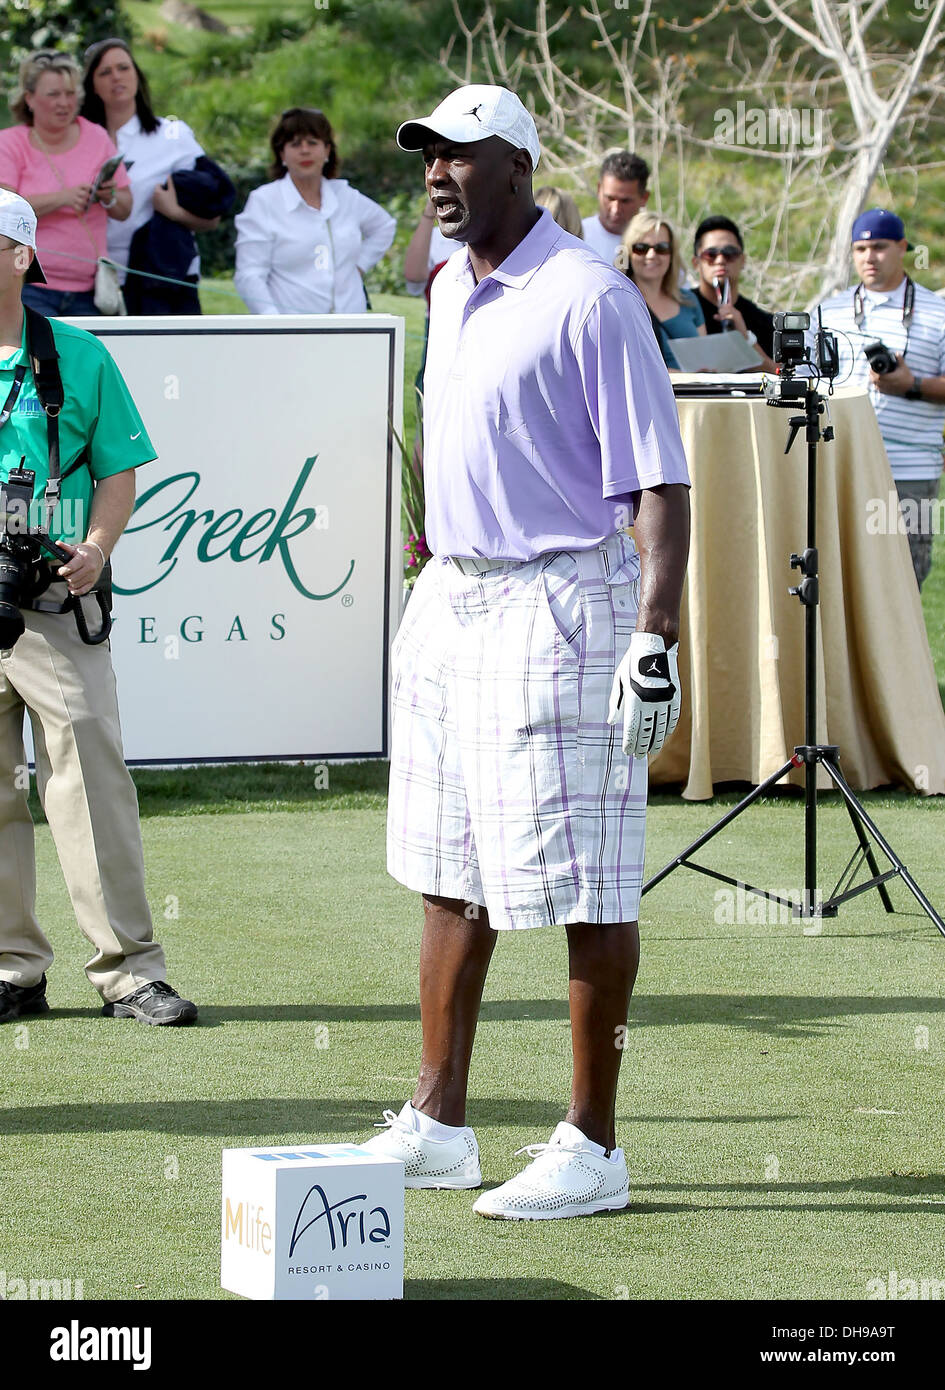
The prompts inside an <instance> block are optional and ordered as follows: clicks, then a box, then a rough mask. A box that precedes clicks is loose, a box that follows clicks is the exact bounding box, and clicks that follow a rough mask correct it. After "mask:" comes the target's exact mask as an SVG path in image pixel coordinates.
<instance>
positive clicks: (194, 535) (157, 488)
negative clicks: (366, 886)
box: [81, 314, 403, 763]
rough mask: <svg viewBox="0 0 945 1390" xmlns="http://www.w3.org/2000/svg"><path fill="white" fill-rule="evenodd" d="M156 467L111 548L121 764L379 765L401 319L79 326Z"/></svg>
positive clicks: (395, 616) (397, 566) (396, 483)
mask: <svg viewBox="0 0 945 1390" xmlns="http://www.w3.org/2000/svg"><path fill="white" fill-rule="evenodd" d="M81 326H83V327H88V328H90V329H91V330H92V331H93V332H95V333H96V335H97V336H98V337H100V338H101V339H102V341H103V342H104V343H105V345H106V346H107V347H108V350H109V351H110V352H111V354H112V356H113V357H114V358H115V360H116V362H117V363H118V366H119V367H120V369H121V371H122V374H123V375H124V377H125V380H126V381H127V383H128V386H129V388H130V390H131V393H132V395H133V396H134V399H135V401H136V403H137V406H138V409H139V410H140V412H141V416H142V418H143V420H144V422H145V426H146V428H147V430H148V433H149V435H150V436H151V439H152V442H153V443H154V447H155V449H156V450H157V452H158V455H159V457H158V460H157V461H156V462H155V463H150V464H146V465H145V466H144V467H142V468H140V469H139V470H138V473H137V485H138V495H137V502H136V506H135V511H134V514H133V516H132V518H131V521H130V522H129V524H128V527H127V530H126V531H125V534H124V536H123V537H122V539H121V541H120V542H119V544H118V545H117V546H116V548H115V554H114V560H113V565H114V571H115V610H114V618H115V626H114V630H113V634H112V654H113V659H114V664H115V670H116V674H117V677H118V688H119V698H120V702H121V713H122V729H123V733H124V742H125V755H126V757H127V759H128V761H129V762H133V763H148V762H202V761H217V760H222V761H227V760H232V761H249V760H258V759H268V758H318V757H323V756H336V757H345V756H347V757H366V756H372V755H374V756H385V755H386V753H387V680H388V652H389V649H390V643H391V640H392V638H393V634H394V632H395V630H396V627H397V623H398V622H399V619H400V611H401V592H402V589H401V576H402V565H401V560H402V556H401V541H400V463H399V452H398V450H397V446H396V441H395V439H394V437H393V430H396V431H397V433H398V434H400V432H401V411H402V382H403V320H402V319H398V318H393V317H390V316H388V315H384V314H363V315H345V316H341V315H333V316H308V315H306V316H301V315H300V316H291V317H283V318H272V317H258V318H256V317H242V316H236V315H233V316H226V317H220V318H209V317H208V318H154V319H101V320H96V321H94V322H93V321H92V320H89V319H84V320H82V325H81Z"/></svg>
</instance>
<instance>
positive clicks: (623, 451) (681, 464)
mask: <svg viewBox="0 0 945 1390" xmlns="http://www.w3.org/2000/svg"><path fill="white" fill-rule="evenodd" d="M573 346H574V351H575V354H576V357H577V362H578V368H579V370H580V373H581V378H582V382H583V388H584V400H585V404H586V406H587V411H588V415H589V417H590V420H591V424H592V426H593V429H594V433H595V434H596V435H597V438H598V440H599V441H600V453H601V474H602V485H603V496H604V497H615V496H619V495H622V494H624V493H628V492H639V491H640V490H641V489H642V488H650V487H659V486H660V485H661V484H664V483H685V484H686V485H687V486H688V485H689V469H688V466H687V464H686V455H685V452H684V450H683V444H682V438H681V437H680V433H679V417H678V415H677V413H676V400H675V397H674V396H673V388H672V385H671V384H670V380H669V375H668V373H667V371H666V367H665V366H664V364H663V359H662V357H661V355H660V349H659V346H658V344H657V341H656V336H655V334H654V332H653V326H652V324H651V323H650V318H649V314H648V312H647V309H646V305H645V304H644V302H643V297H642V295H641V294H640V293H639V291H637V290H635V289H634V288H633V287H632V286H628V288H627V289H626V290H616V289H610V290H605V291H604V292H603V293H602V294H601V295H600V296H598V298H597V299H596V300H595V302H594V304H593V306H592V308H591V310H590V313H589V314H588V315H587V317H586V318H585V319H584V322H583V323H582V325H581V327H580V329H579V331H578V334H577V340H576V342H575V343H574V345H573Z"/></svg>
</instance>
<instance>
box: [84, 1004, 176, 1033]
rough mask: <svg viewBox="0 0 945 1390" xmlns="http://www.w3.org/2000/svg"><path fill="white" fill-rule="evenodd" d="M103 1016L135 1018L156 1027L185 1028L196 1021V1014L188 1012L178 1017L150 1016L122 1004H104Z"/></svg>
mask: <svg viewBox="0 0 945 1390" xmlns="http://www.w3.org/2000/svg"><path fill="white" fill-rule="evenodd" d="M102 1013H103V1015H104V1017H105V1018H136V1019H137V1020H138V1022H139V1023H150V1024H151V1025H152V1026H154V1027H157V1028H187V1027H189V1025H190V1024H192V1023H196V1022H197V1015H196V1014H195V1013H194V1014H188V1015H183V1016H181V1017H179V1018H150V1017H149V1016H148V1015H147V1014H145V1013H140V1012H139V1011H138V1010H137V1009H129V1008H128V1007H127V1005H124V1004H106V1005H105V1007H104V1008H103V1009H102Z"/></svg>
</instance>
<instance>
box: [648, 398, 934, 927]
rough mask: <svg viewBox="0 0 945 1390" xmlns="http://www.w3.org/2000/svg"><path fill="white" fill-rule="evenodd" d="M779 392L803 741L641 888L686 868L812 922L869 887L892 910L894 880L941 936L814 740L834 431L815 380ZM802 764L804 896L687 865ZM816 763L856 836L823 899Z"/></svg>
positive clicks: (833, 751)
mask: <svg viewBox="0 0 945 1390" xmlns="http://www.w3.org/2000/svg"><path fill="white" fill-rule="evenodd" d="M777 387H778V389H779V395H778V396H777V398H774V399H769V402H768V403H769V405H774V406H779V407H781V408H786V409H790V408H793V407H794V406H795V405H800V404H803V409H804V414H803V415H795V416H792V418H791V419H790V420H789V422H788V423H789V425H790V434H789V435H788V442H787V445H786V447H785V450H784V452H785V453H786V454H787V453H789V452H790V449H791V446H792V445H793V443H794V441H795V439H796V438H797V435H798V432H799V431H800V430H801V429H804V430H805V435H806V439H807V548H806V549H805V550H804V552H803V554H801V555H792V556H791V568H792V570H793V569H797V570H800V572H801V574H802V576H803V578H802V579H801V581H800V583H799V584H798V585H797V586H796V588H792V589H791V590H790V591H789V592H790V593H791V594H793V595H794V596H795V597H796V598H797V599H799V600H800V602H801V604H802V605H803V606H804V619H805V631H804V637H805V643H804V740H805V741H804V743H803V744H799V745H798V746H797V747H795V749H794V754H793V756H792V757H791V758H789V759H788V761H787V762H786V763H785V764H784V766H783V767H781V768H779V769H778V771H777V772H775V773H773V774H772V775H771V776H770V777H767V778H766V779H765V780H764V781H763V782H762V783H761V784H760V785H759V786H757V787H755V788H754V789H753V790H752V791H751V792H749V794H748V795H747V796H746V797H744V798H743V800H741V801H740V802H739V803H738V805H737V806H735V807H733V809H732V810H731V811H729V812H728V814H727V815H725V816H723V817H722V819H721V820H719V821H716V823H715V825H713V826H712V828H711V829H710V830H707V831H706V832H705V834H704V835H700V836H699V838H698V839H697V840H694V841H693V843H692V844H691V845H689V846H688V848H687V849H685V850H683V852H682V853H681V854H678V855H676V857H675V859H672V860H671V861H670V862H669V863H668V864H667V865H665V867H664V868H662V869H660V871H659V873H657V874H654V876H653V877H652V878H651V879H649V880H648V881H647V882H646V883H645V884H644V885H643V892H644V893H648V892H649V891H650V889H651V888H655V887H656V885H657V884H658V883H661V882H662V881H663V879H664V878H666V877H667V876H668V875H669V874H671V873H672V872H673V870H674V869H679V868H687V869H694V870H695V871H696V872H697V873H701V874H706V875H707V876H708V877H709V878H714V879H717V880H718V881H719V882H721V883H730V884H732V885H733V886H734V887H735V888H739V887H741V888H743V889H744V890H745V891H746V892H749V893H755V894H757V895H758V896H759V897H763V898H767V899H769V900H770V901H772V902H777V903H781V904H784V905H786V906H787V907H790V908H791V909H792V912H793V914H794V915H795V916H796V917H798V918H801V919H814V918H823V917H836V916H837V911H838V909H839V907H840V906H841V904H842V903H845V902H848V901H849V900H850V899H851V898H855V897H858V896H859V895H860V894H861V893H868V892H869V891H870V890H871V889H873V888H875V889H876V891H877V892H878V893H879V896H880V901H881V902H882V904H883V907H884V908H885V909H886V911H887V912H894V911H895V909H894V907H893V904H892V900H891V899H890V896H889V893H888V891H887V888H886V883H887V881H888V880H889V879H891V878H895V877H897V876H898V877H899V878H901V879H902V881H903V883H905V885H906V887H907V888H908V889H909V891H910V892H911V893H912V895H913V896H914V897H915V898H916V899H917V901H918V903H919V905H920V907H921V908H922V909H923V911H924V912H925V913H926V915H927V916H928V917H929V918H930V919H931V921H932V922H934V924H935V926H936V927H937V928H938V930H939V931H940V932H941V934H942V935H943V936H945V921H943V920H942V918H941V916H940V915H939V913H938V912H936V910H935V908H934V907H933V906H932V904H931V903H930V902H929V900H928V898H927V897H926V896H925V894H924V893H923V892H922V889H921V888H920V887H919V885H918V884H917V883H916V881H915V879H914V878H913V877H912V875H911V874H910V872H909V870H908V869H907V867H906V865H905V864H904V863H903V861H902V860H901V859H900V858H899V856H898V855H897V854H896V853H895V851H894V850H893V849H892V848H891V846H890V845H889V843H888V841H887V840H886V839H885V837H884V836H883V835H882V833H881V832H880V830H879V829H878V827H877V826H876V825H875V824H874V822H873V820H872V818H871V817H870V815H869V814H868V813H867V811H866V808H865V807H864V806H863V805H862V803H861V802H860V801H859V799H858V798H857V797H856V795H855V794H854V792H853V791H852V789H851V788H850V786H849V785H848V783H847V781H846V778H845V777H844V776H843V773H842V772H841V771H840V766H839V759H840V750H839V748H838V747H837V746H836V745H835V744H825V743H818V742H817V687H816V671H817V664H816V663H817V606H818V604H819V602H820V581H819V577H818V570H817V566H818V558H817V539H816V522H817V445H818V443H819V441H820V440H821V438H823V439H824V440H825V442H829V441H830V440H831V439H832V438H833V429H832V427H831V426H829V425H828V426H827V427H826V428H825V429H824V430H823V431H822V430H821V428H820V416H821V414H822V413H823V412H824V409H825V406H824V402H823V400H822V398H821V397H820V395H819V394H818V392H817V391H816V389H815V384H812V383H811V382H809V381H805V380H797V379H793V378H792V377H790V376H788V377H786V378H785V379H781V380H779V382H778V383H777ZM799 767H803V768H804V898H803V903H802V904H800V905H799V904H797V903H794V902H791V901H790V900H789V899H787V898H784V897H782V896H781V895H780V894H778V893H772V892H769V891H768V890H767V889H764V888H756V887H754V886H752V885H751V884H749V883H744V882H742V881H740V880H738V879H734V878H731V877H730V876H729V875H728V874H723V873H719V872H718V871H717V870H716V869H709V868H707V867H706V866H705V865H703V864H696V863H693V862H691V856H692V855H693V854H695V853H696V852H697V851H698V850H700V849H701V848H702V846H703V845H705V844H707V843H708V842H709V840H711V839H713V838H714V837H715V836H716V835H717V834H718V833H719V831H720V830H724V829H725V827H726V826H727V825H730V824H731V823H732V821H733V820H735V818H736V816H740V815H741V813H742V812H743V811H746V810H747V809H748V807H749V806H751V805H752V804H753V803H754V802H755V801H757V800H758V799H759V798H760V797H762V796H764V795H765V793H766V792H768V791H770V790H771V788H772V787H774V786H776V785H777V783H778V782H780V781H781V780H782V779H783V778H785V777H786V776H787V775H788V774H789V773H790V772H791V771H792V769H794V768H799ZM819 767H822V768H823V769H824V772H825V773H826V774H827V776H828V777H829V778H830V780H831V782H832V783H833V784H834V786H835V787H836V789H837V791H839V792H840V795H841V796H842V797H843V801H844V805H845V807H846V809H847V812H848V814H849V816H850V820H851V822H852V823H853V829H854V831H855V833H856V838H857V841H858V844H857V847H856V848H855V849H854V851H853V854H852V855H851V857H850V859H849V861H848V862H847V865H846V867H845V868H844V870H843V872H842V873H841V875H840V878H839V880H838V882H837V885H836V887H835V888H834V890H833V892H832V893H831V894H830V896H829V897H828V898H826V899H823V900H821V899H820V897H819V891H818V886H817V769H818V768H819ZM874 844H875V845H876V846H878V847H879V849H881V850H882V852H883V854H884V855H885V856H886V858H887V860H888V861H889V864H890V866H891V867H889V868H888V869H884V870H882V871H880V868H879V865H878V864H877V861H876V855H875V853H874ZM864 861H865V862H866V864H867V866H868V868H869V870H870V874H871V875H872V876H871V877H870V878H868V879H866V880H865V881H864V882H861V883H856V884H854V879H855V878H856V876H857V874H858V872H859V870H860V868H861V867H862V865H863V862H864Z"/></svg>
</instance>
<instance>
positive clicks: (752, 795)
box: [641, 758, 797, 896]
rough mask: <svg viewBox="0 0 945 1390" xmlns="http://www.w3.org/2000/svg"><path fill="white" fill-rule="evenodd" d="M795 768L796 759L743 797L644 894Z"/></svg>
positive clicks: (656, 876) (648, 885)
mask: <svg viewBox="0 0 945 1390" xmlns="http://www.w3.org/2000/svg"><path fill="white" fill-rule="evenodd" d="M794 767H797V762H796V761H795V759H794V758H791V759H790V760H789V761H788V762H786V763H785V764H784V766H783V767H781V768H778V771H777V772H774V773H772V774H771V776H770V777H766V778H765V780H764V781H763V782H761V783H760V784H759V785H758V786H757V787H755V788H754V789H753V790H752V791H750V792H749V793H748V795H747V796H746V797H743V798H742V800H741V801H740V802H739V803H738V805H737V806H733V807H732V809H731V811H729V812H727V813H726V815H724V816H723V817H722V819H721V820H717V821H716V822H715V825H713V826H712V827H711V828H710V829H709V830H707V831H706V832H705V834H704V835H700V836H699V838H698V840H693V842H692V844H691V845H689V846H688V847H687V848H686V849H684V850H683V852H682V854H677V856H676V858H675V859H673V860H671V861H670V862H669V863H668V864H665V865H664V866H663V868H662V869H660V871H659V873H657V874H654V875H653V877H652V878H651V879H648V880H647V882H646V883H644V885H643V892H644V893H648V892H649V891H650V889H651V888H655V887H656V885H657V884H658V883H662V881H663V879H664V878H666V877H667V876H668V875H669V874H671V873H672V872H673V870H674V869H678V868H679V867H680V865H682V864H685V862H686V860H687V859H688V858H689V856H690V854H695V852H696V850H697V849H701V848H702V846H703V845H705V844H708V842H709V840H711V839H712V838H713V836H715V835H717V834H718V833H719V831H720V830H724V829H725V827H726V826H727V825H728V824H729V822H730V821H733V820H734V819H735V817H736V816H740V815H741V813H742V811H745V810H747V809H748V807H749V806H750V805H751V804H752V802H753V801H757V800H758V798H759V796H764V794H765V792H766V791H769V790H770V789H771V788H772V787H773V786H774V785H775V784H776V783H777V782H780V781H781V778H782V777H786V776H787V774H788V773H789V772H790V771H791V769H792V768H794ZM641 896H642V895H641Z"/></svg>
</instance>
